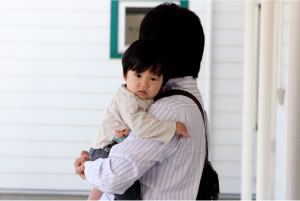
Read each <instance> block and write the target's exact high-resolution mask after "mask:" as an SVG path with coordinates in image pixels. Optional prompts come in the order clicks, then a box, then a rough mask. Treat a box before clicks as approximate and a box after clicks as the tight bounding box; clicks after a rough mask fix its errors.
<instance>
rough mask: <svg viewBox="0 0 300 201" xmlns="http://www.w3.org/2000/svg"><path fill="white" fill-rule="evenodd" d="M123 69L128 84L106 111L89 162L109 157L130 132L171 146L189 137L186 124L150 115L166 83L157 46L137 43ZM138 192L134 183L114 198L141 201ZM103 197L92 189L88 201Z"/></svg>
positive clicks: (149, 42) (126, 58) (127, 51)
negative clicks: (178, 137)
mask: <svg viewBox="0 0 300 201" xmlns="http://www.w3.org/2000/svg"><path fill="white" fill-rule="evenodd" d="M122 65H123V76H124V80H125V82H126V84H124V85H122V86H121V87H120V88H119V90H118V91H117V94H116V95H115V96H114V97H113V99H112V101H111V103H110V105H109V107H108V108H107V110H106V113H105V117H104V120H103V122H102V124H101V127H100V132H99V134H98V135H97V136H96V138H95V139H94V141H93V143H92V148H91V149H90V152H89V156H90V160H96V159H98V158H106V157H108V154H109V150H110V148H111V147H112V146H113V145H114V144H117V143H119V142H121V141H122V140H123V139H124V138H126V136H127V135H128V134H129V131H130V130H132V131H133V132H134V133H135V135H137V136H139V137H142V138H149V139H153V140H157V141H160V142H162V143H168V142H169V141H170V140H171V138H172V137H173V136H174V135H175V134H178V135H183V136H184V137H187V138H188V137H190V136H189V135H188V133H187V129H186V127H185V126H184V124H183V123H181V122H170V121H164V120H158V119H156V118H154V117H153V116H152V115H150V114H148V113H147V109H148V108H149V106H150V105H151V104H152V103H153V98H154V97H155V96H156V95H157V94H158V93H159V92H160V90H161V88H162V86H163V84H164V83H166V81H167V79H166V78H164V77H163V66H162V63H161V53H160V51H159V48H158V47H157V46H156V44H155V43H154V42H153V41H146V40H137V41H135V42H134V43H133V44H132V45H131V46H130V47H129V48H128V49H127V50H126V52H125V53H124V55H123V58H122ZM112 140H113V141H112ZM137 182H138V181H137ZM131 188H132V189H131ZM137 188H138V189H137ZM139 190H140V189H139V183H135V184H134V185H133V186H132V187H130V188H129V189H128V190H127V191H126V192H125V193H124V194H123V195H115V198H116V199H126V200H129V199H133V198H132V197H128V196H127V195H125V194H128V195H129V196H135V199H140V198H139ZM101 194H102V193H101V192H100V191H99V190H97V189H96V188H93V190H92V191H91V193H90V195H89V198H88V199H89V200H98V199H99V198H100V197H101ZM117 196H121V197H117ZM126 196H127V197H126Z"/></svg>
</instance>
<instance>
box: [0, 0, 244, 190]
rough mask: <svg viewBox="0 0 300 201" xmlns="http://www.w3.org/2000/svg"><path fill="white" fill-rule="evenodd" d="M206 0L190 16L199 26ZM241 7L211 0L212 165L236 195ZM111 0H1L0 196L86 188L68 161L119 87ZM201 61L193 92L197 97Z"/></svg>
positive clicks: (193, 3)
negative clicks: (1, 193)
mask: <svg viewBox="0 0 300 201" xmlns="http://www.w3.org/2000/svg"><path fill="white" fill-rule="evenodd" d="M205 3H206V2H205V1H198V0H190V9H191V10H193V11H195V12H196V13H197V14H198V15H199V16H200V18H201V20H202V23H203V26H204V27H205V25H206V20H207V19H206V14H207V10H206V6H205ZM243 18H244V2H243V1H214V2H213V25H212V27H213V30H212V33H213V34H212V36H211V37H212V45H213V46H212V100H211V101H212V102H211V105H212V114H211V117H212V118H211V119H212V121H211V123H210V124H211V128H212V138H211V144H212V147H211V158H212V161H213V163H214V165H215V167H216V169H217V170H218V172H219V175H220V183H221V191H222V193H239V192H240V167H241V165H240V159H241V155H240V153H241V118H242V113H241V112H242V111H241V108H242V75H243V73H242V69H243V29H244V24H243V22H244V19H243ZM109 34H110V0H101V1H99V0H88V1H83V0H44V1H40V0H27V1H23V0H0V160H1V164H4V165H1V166H0V181H1V182H0V189H52V190H55V189H58V190H75V191H76V190H88V189H90V186H89V185H88V184H86V183H85V182H83V181H82V180H81V179H80V178H79V177H78V176H76V175H75V174H74V170H73V161H74V158H75V157H76V156H78V154H79V152H80V150H82V149H87V148H89V142H90V140H91V139H92V138H93V136H94V135H96V134H97V128H98V124H99V123H100V121H101V119H102V117H103V111H104V109H105V107H106V105H107V104H108V102H109V100H110V98H111V97H112V95H113V93H114V91H115V90H116V88H117V87H118V85H119V84H120V83H121V82H122V76H121V63H120V60H119V59H109V40H110V37H109ZM204 83H205V58H204V62H203V64H202V70H201V74H200V80H199V87H200V89H201V91H202V92H203V94H204V96H205V91H204V89H205V86H204Z"/></svg>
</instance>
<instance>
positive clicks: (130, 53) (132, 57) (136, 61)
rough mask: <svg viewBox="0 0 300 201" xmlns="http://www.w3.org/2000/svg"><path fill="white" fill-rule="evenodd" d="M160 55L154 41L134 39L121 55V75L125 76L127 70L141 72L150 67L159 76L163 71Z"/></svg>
mask: <svg viewBox="0 0 300 201" xmlns="http://www.w3.org/2000/svg"><path fill="white" fill-rule="evenodd" d="M161 57H162V55H161V51H160V49H159V47H158V46H157V43H156V42H155V41H152V40H136V41H135V42H133V43H132V44H131V45H130V46H129V48H128V49H127V50H126V51H125V53H124V55H123V58H122V65H123V75H124V76H125V77H126V75H127V72H128V71H129V70H132V71H136V72H138V73H142V72H144V71H146V70H148V69H150V72H152V73H153V74H155V75H159V76H160V75H162V74H163V73H164V72H163V67H162V63H161V60H162V58H161ZM165 81H166V80H165V79H164V82H165Z"/></svg>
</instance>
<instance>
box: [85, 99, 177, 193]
mask: <svg viewBox="0 0 300 201" xmlns="http://www.w3.org/2000/svg"><path fill="white" fill-rule="evenodd" d="M155 105H156V107H152V110H150V111H149V112H151V113H152V114H153V115H155V113H156V111H157V110H158V111H159V110H160V109H163V108H160V107H159V105H157V104H155ZM153 108H155V109H153ZM164 110H166V108H164ZM156 114H157V113H156ZM164 114H166V115H167V116H161V117H157V118H163V119H170V117H173V118H174V116H176V115H174V114H173V113H172V111H171V110H170V111H168V112H164ZM180 139H181V138H180V137H179V136H175V137H173V138H172V140H171V141H170V143H168V144H164V143H161V142H158V141H155V140H150V139H145V138H140V137H137V136H136V135H135V134H134V133H130V134H129V137H128V138H127V139H125V140H124V141H123V142H122V143H120V144H118V145H115V146H114V147H113V148H112V150H111V152H110V155H109V157H108V158H106V159H98V160H95V161H87V162H86V163H85V164H84V166H85V176H86V180H87V181H88V182H89V183H91V184H92V185H93V186H94V187H96V188H98V189H100V190H101V191H103V192H105V193H111V194H122V193H124V192H125V190H127V189H128V188H129V187H130V186H131V185H132V184H133V183H134V182H135V181H136V180H138V179H139V178H140V177H142V176H143V175H144V174H145V172H146V171H147V170H148V169H150V168H151V167H153V166H154V165H156V164H159V163H161V162H163V161H164V160H166V159H167V158H169V157H171V156H172V154H173V153H174V152H175V151H176V149H177V147H178V146H179V144H180Z"/></svg>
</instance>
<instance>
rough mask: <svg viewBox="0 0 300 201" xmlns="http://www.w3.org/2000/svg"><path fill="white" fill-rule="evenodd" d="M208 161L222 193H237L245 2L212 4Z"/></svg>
mask: <svg viewBox="0 0 300 201" xmlns="http://www.w3.org/2000/svg"><path fill="white" fill-rule="evenodd" d="M212 6H213V14H212V23H213V24H212V31H211V33H212V36H211V37H212V39H211V43H212V92H211V93H212V97H211V106H212V108H211V110H212V115H211V122H210V127H211V141H210V143H211V150H210V159H211V161H212V163H213V165H214V167H215V169H216V170H217V172H218V174H219V177H220V188H221V193H240V183H241V133H242V132H241V128H242V125H241V124H242V95H243V92H242V89H243V88H242V87H243V52H244V47H243V43H244V42H243V40H244V38H243V37H244V33H243V30H244V9H245V2H244V1H213V3H212Z"/></svg>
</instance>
